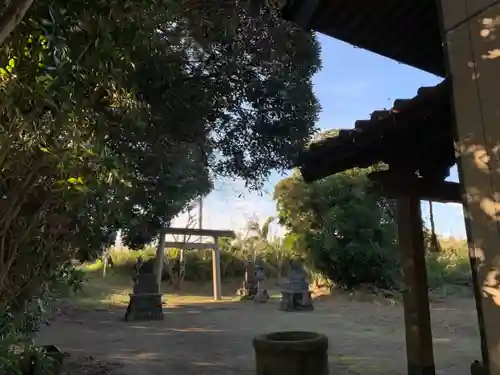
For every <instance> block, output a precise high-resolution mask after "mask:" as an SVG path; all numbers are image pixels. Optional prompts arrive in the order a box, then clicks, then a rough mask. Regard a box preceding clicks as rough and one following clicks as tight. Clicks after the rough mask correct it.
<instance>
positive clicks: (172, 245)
mask: <svg viewBox="0 0 500 375" xmlns="http://www.w3.org/2000/svg"><path fill="white" fill-rule="evenodd" d="M165 248H167V249H186V250H206V249H214V248H215V244H214V243H210V242H192V243H189V242H168V241H167V242H165Z"/></svg>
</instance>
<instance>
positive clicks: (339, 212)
mask: <svg viewBox="0 0 500 375" xmlns="http://www.w3.org/2000/svg"><path fill="white" fill-rule="evenodd" d="M368 172H369V171H368V170H359V169H354V170H350V171H347V172H344V173H340V174H337V175H334V176H330V177H328V178H325V179H323V180H321V181H318V182H315V183H312V184H305V183H304V182H303V180H302V178H301V176H300V175H299V173H298V172H297V171H295V172H294V174H293V175H292V177H289V178H286V179H284V180H282V181H280V182H279V183H278V185H277V186H276V188H275V193H274V198H275V200H276V204H277V209H278V216H279V220H280V223H281V224H283V225H285V227H286V228H287V229H288V230H289V235H291V236H293V237H294V240H295V241H296V242H297V243H298V244H299V246H298V248H299V249H302V251H303V252H304V256H305V258H306V260H308V262H309V263H310V266H311V267H312V268H313V269H315V270H316V271H318V272H320V273H321V274H323V275H324V276H326V277H328V278H329V279H330V280H332V281H333V282H334V283H336V284H337V285H338V286H340V287H345V288H353V287H357V286H359V285H361V284H363V283H370V284H374V285H376V286H379V287H383V288H389V287H393V286H394V281H395V279H394V276H395V271H396V270H397V258H396V254H395V251H394V245H395V236H396V232H395V223H394V220H393V218H392V214H391V211H392V209H391V207H390V202H387V201H385V200H381V199H380V198H379V197H377V196H375V195H374V194H372V193H371V192H370V189H369V181H368V179H367V173H368Z"/></svg>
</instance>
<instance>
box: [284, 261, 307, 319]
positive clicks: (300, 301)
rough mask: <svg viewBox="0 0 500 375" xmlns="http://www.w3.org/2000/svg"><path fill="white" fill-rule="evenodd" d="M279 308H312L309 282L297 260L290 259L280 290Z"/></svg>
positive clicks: (288, 309) (292, 309) (295, 309)
mask: <svg viewBox="0 0 500 375" xmlns="http://www.w3.org/2000/svg"><path fill="white" fill-rule="evenodd" d="M280 310H283V311H310V310H314V306H313V304H312V298H311V292H310V291H309V283H308V282H307V273H306V271H305V270H304V268H303V267H302V264H301V263H300V262H299V261H297V260H292V261H290V272H289V274H288V279H287V281H286V282H285V283H284V285H283V288H282V290H281V303H280Z"/></svg>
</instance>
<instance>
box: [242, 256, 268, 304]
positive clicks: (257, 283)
mask: <svg viewBox="0 0 500 375" xmlns="http://www.w3.org/2000/svg"><path fill="white" fill-rule="evenodd" d="M263 281H264V267H262V266H260V265H257V264H254V263H253V262H250V261H248V262H246V263H245V281H244V282H243V287H242V288H241V289H238V293H237V294H238V296H240V299H241V300H242V301H246V300H254V301H255V302H267V300H268V299H269V295H268V293H267V290H265V289H264V288H262V283H263Z"/></svg>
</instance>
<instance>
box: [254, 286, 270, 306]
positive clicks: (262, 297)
mask: <svg viewBox="0 0 500 375" xmlns="http://www.w3.org/2000/svg"><path fill="white" fill-rule="evenodd" d="M253 301H254V302H255V303H266V302H267V301H269V293H267V290H265V289H264V290H261V291H259V292H258V293H257V294H256V295H255V297H254V299H253Z"/></svg>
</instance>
